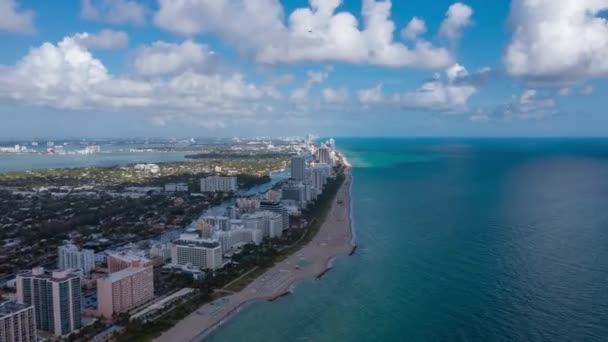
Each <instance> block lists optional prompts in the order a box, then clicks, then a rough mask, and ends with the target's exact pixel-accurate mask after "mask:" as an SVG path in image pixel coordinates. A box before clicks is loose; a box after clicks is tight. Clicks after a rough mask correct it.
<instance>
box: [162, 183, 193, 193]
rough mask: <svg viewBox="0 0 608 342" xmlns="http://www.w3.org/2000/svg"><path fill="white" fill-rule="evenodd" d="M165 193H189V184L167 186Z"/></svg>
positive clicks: (170, 184) (169, 184)
mask: <svg viewBox="0 0 608 342" xmlns="http://www.w3.org/2000/svg"><path fill="white" fill-rule="evenodd" d="M165 192H188V184H186V183H168V184H165Z"/></svg>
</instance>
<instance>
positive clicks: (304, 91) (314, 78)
mask: <svg viewBox="0 0 608 342" xmlns="http://www.w3.org/2000/svg"><path fill="white" fill-rule="evenodd" d="M307 75H308V79H307V80H306V83H305V84H304V86H303V87H300V88H296V89H294V91H293V92H292V93H291V100H292V101H295V102H300V101H304V100H306V99H307V98H308V93H310V90H311V89H312V87H313V86H314V85H317V84H321V83H323V82H324V81H325V80H326V79H327V77H329V73H328V72H326V71H313V70H308V72H307Z"/></svg>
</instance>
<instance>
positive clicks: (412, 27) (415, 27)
mask: <svg viewBox="0 0 608 342" xmlns="http://www.w3.org/2000/svg"><path fill="white" fill-rule="evenodd" d="M426 30H427V28H426V22H425V21H424V20H423V19H420V18H418V17H414V18H412V20H410V22H409V23H408V24H407V25H406V26H405V27H404V28H403V30H401V37H403V39H410V40H415V39H417V38H418V36H420V35H421V34H424V33H426Z"/></svg>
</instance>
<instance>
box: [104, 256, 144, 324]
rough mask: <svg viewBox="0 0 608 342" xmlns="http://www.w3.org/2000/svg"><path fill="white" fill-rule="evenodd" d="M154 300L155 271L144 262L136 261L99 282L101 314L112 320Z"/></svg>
mask: <svg viewBox="0 0 608 342" xmlns="http://www.w3.org/2000/svg"><path fill="white" fill-rule="evenodd" d="M153 298H154V269H153V267H152V266H151V265H146V264H145V263H144V262H142V261H134V262H132V263H131V265H130V266H129V267H127V268H125V269H122V270H120V271H118V272H114V273H111V274H109V275H108V276H107V277H105V278H100V279H98V280H97V302H98V311H99V314H100V315H101V316H103V317H105V318H108V319H110V318H112V317H113V315H114V314H117V313H123V312H127V311H129V310H131V309H133V308H135V307H138V306H140V305H142V304H145V303H147V302H149V301H151V300H152V299H153Z"/></svg>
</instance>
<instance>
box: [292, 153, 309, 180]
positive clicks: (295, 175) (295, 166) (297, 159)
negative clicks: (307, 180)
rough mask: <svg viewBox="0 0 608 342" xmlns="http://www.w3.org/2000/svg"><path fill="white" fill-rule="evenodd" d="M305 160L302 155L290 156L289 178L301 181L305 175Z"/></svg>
mask: <svg viewBox="0 0 608 342" xmlns="http://www.w3.org/2000/svg"><path fill="white" fill-rule="evenodd" d="M305 170H306V160H305V159H304V157H303V156H294V157H291V169H290V171H291V179H293V180H296V181H302V180H304V177H305Z"/></svg>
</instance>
